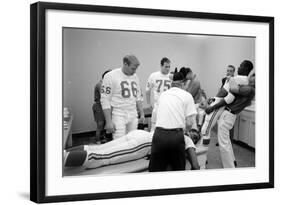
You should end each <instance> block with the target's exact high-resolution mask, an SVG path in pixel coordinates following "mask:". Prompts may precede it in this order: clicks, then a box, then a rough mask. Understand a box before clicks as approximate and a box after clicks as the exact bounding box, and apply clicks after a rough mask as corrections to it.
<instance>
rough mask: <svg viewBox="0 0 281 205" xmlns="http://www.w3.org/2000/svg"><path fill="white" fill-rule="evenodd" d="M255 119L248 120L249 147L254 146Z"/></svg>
mask: <svg viewBox="0 0 281 205" xmlns="http://www.w3.org/2000/svg"><path fill="white" fill-rule="evenodd" d="M255 124H256V123H255V121H253V120H251V121H250V129H249V145H250V146H251V147H255V141H256V140H255V138H256V135H255V127H256V126H255Z"/></svg>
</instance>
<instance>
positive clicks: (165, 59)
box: [160, 57, 171, 66]
mask: <svg viewBox="0 0 281 205" xmlns="http://www.w3.org/2000/svg"><path fill="white" fill-rule="evenodd" d="M166 62H167V63H170V62H171V61H170V60H169V58H167V57H164V58H162V59H161V61H160V64H161V66H163V65H164V63H166Z"/></svg>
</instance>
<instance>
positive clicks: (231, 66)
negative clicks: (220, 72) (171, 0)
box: [227, 65, 235, 71]
mask: <svg viewBox="0 0 281 205" xmlns="http://www.w3.org/2000/svg"><path fill="white" fill-rule="evenodd" d="M227 67H229V68H232V69H233V71H235V67H234V65H228V66H227Z"/></svg>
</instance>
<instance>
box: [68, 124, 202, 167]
mask: <svg viewBox="0 0 281 205" xmlns="http://www.w3.org/2000/svg"><path fill="white" fill-rule="evenodd" d="M188 135H189V136H186V135H185V150H186V154H187V158H188V159H189V162H190V164H191V169H200V168H199V165H198V161H197V155H196V151H195V149H196V147H195V144H196V143H197V142H198V141H199V140H200V134H199V133H198V131H196V130H193V129H191V130H190V131H189V132H188ZM152 136H153V133H152V132H147V131H144V130H133V131H131V132H129V133H128V134H127V135H124V136H123V137H120V138H118V139H116V140H113V141H110V142H108V143H105V144H101V145H81V146H78V147H73V148H70V149H68V150H66V151H65V159H64V165H65V167H75V166H84V167H86V168H98V167H102V166H106V165H112V164H118V163H121V162H127V161H131V160H137V159H141V158H144V157H146V156H149V155H150V151H151V142H152Z"/></svg>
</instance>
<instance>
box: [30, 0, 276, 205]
mask: <svg viewBox="0 0 281 205" xmlns="http://www.w3.org/2000/svg"><path fill="white" fill-rule="evenodd" d="M30 8H31V13H30V15H31V18H30V20H31V22H30V26H31V33H30V35H31V36H30V39H31V72H30V79H31V89H30V92H31V98H30V99H31V102H30V109H31V112H30V114H31V126H30V161H31V164H30V176H31V178H30V196H31V197H30V199H31V200H32V201H34V202H39V203H41V202H62V201H77V200H90V199H113V198H124V197H126V198H127V197H143V196H161V195H176V194H187V193H204V192H221V191H232V190H245V189H262V188H273V187H274V84H273V82H274V72H273V69H274V49H273V45H274V44H273V43H274V18H273V17H270V16H251V15H231V14H224V13H204V12H188V11H180V10H161V9H146V8H134V7H132V8H131V7H114V6H102V5H84V4H65V3H45V2H38V3H35V4H32V5H31V7H30Z"/></svg>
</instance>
